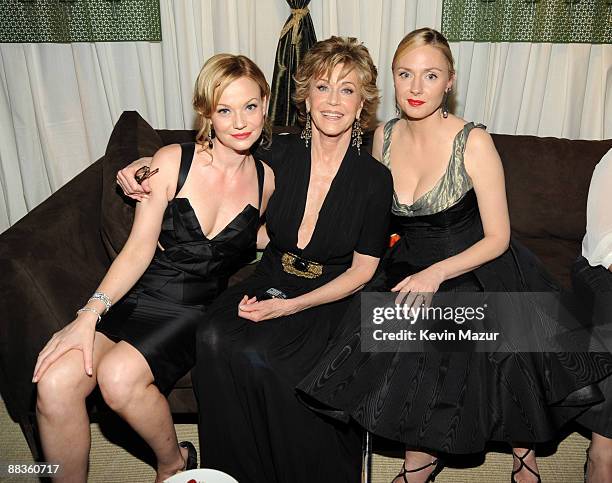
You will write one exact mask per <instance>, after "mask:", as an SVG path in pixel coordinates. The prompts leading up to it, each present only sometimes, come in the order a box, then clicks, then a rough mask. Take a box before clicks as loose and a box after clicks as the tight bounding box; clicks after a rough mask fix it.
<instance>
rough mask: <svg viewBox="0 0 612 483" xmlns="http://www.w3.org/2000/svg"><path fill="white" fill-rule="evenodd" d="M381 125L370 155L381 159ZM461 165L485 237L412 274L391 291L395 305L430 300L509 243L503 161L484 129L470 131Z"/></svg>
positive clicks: (500, 251)
mask: <svg viewBox="0 0 612 483" xmlns="http://www.w3.org/2000/svg"><path fill="white" fill-rule="evenodd" d="M382 139H383V126H379V127H378V128H377V130H376V133H375V134H374V145H373V153H374V157H376V158H377V159H380V158H381V156H382ZM464 163H465V169H466V171H467V174H468V175H469V176H470V178H471V179H472V184H473V186H474V191H475V193H476V198H477V200H478V210H479V211H480V218H481V220H482V226H483V231H484V237H483V238H482V239H481V240H479V241H478V242H476V243H474V244H473V245H472V246H470V247H469V248H467V249H466V250H464V251H462V252H461V253H458V254H457V255H454V256H452V257H449V258H446V259H444V260H441V261H440V262H438V263H435V264H433V265H431V266H430V267H428V268H426V269H424V270H422V271H420V272H417V273H414V274H412V275H410V276H408V277H406V278H405V279H403V280H402V281H401V282H399V283H398V284H397V285H396V286H395V287H393V288H392V289H391V291H393V292H398V296H397V298H396V303H397V304H401V303H402V302H406V303H408V304H409V305H412V303H413V302H414V300H415V298H416V296H417V295H418V294H423V299H424V301H425V302H426V303H429V302H430V301H431V296H432V294H433V293H435V292H437V291H438V289H439V288H440V285H441V284H442V282H444V281H445V280H449V279H451V278H454V277H458V276H459V275H462V274H464V273H466V272H469V271H471V270H474V269H475V268H478V267H479V266H481V265H482V264H484V263H486V262H488V261H490V260H493V259H494V258H497V257H498V256H500V255H501V254H502V253H504V252H505V251H506V250H507V249H508V246H509V243H510V217H509V214H508V203H507V200H506V186H505V181H504V170H503V167H502V162H501V159H500V157H499V154H498V153H497V150H496V149H495V145H494V144H493V139H492V138H491V136H490V135H489V133H487V132H486V131H485V130H484V129H473V130H472V131H471V132H470V135H469V137H468V141H467V144H466V149H465V155H464Z"/></svg>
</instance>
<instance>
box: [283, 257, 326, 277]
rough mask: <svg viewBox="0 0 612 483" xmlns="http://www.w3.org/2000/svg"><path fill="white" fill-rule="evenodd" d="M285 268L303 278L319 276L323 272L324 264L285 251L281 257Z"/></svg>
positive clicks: (286, 270)
mask: <svg viewBox="0 0 612 483" xmlns="http://www.w3.org/2000/svg"><path fill="white" fill-rule="evenodd" d="M281 263H282V265H283V270H284V271H285V272H286V273H290V274H291V275H296V276H298V277H302V278H317V277H320V276H321V275H322V274H323V265H321V264H320V263H317V262H311V261H310V260H305V259H303V258H301V257H299V256H297V255H294V254H293V253H289V252H287V253H283V256H282V257H281Z"/></svg>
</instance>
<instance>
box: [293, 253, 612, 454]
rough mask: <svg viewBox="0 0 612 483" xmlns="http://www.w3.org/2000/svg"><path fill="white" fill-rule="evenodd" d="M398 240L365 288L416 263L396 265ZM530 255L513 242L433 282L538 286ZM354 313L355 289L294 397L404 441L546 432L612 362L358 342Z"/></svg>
mask: <svg viewBox="0 0 612 483" xmlns="http://www.w3.org/2000/svg"><path fill="white" fill-rule="evenodd" d="M410 248H411V249H412V250H415V251H417V252H418V250H417V249H416V248H415V246H414V245H411V246H410ZM405 250H406V247H402V246H397V247H395V248H394V250H391V253H390V255H389V256H388V257H387V258H386V260H384V261H383V263H382V264H381V269H380V270H379V273H378V274H377V276H375V278H374V279H373V280H372V281H371V282H370V283H369V284H368V285H367V286H366V288H365V289H364V291H371V292H386V291H388V290H389V289H390V288H391V287H393V286H394V285H395V284H396V283H397V282H398V281H399V280H401V279H402V278H403V277H405V276H406V275H407V274H408V273H414V271H412V272H410V271H407V270H408V268H407V267H406V266H403V267H402V266H401V264H402V260H403V258H404V257H403V253H406V251H405ZM531 257H533V255H531V256H530V255H529V254H528V253H527V252H526V251H525V252H524V251H523V249H522V248H520V246H518V245H517V244H514V243H513V246H512V248H511V249H510V250H508V251H507V252H506V253H505V254H504V255H503V256H501V257H500V258H499V259H496V260H495V261H493V262H490V263H488V264H486V265H485V266H483V267H480V268H479V269H477V270H476V271H473V272H468V273H466V274H464V275H462V276H460V277H457V278H455V279H451V280H448V281H447V282H444V283H443V284H442V285H441V287H440V291H442V292H444V291H457V292H471V291H500V290H508V288H509V287H512V285H514V286H515V287H518V286H517V285H516V284H515V283H518V282H515V281H514V280H517V281H518V279H519V278H522V279H526V280H527V281H528V282H529V280H531V282H532V284H533V285H538V284H539V285H540V286H542V287H544V288H545V287H547V286H548V281H547V279H546V278H545V277H544V274H541V273H540V272H539V270H540V269H539V267H538V265H537V264H536V263H535V262H534V260H533V259H532V258H531ZM502 282H503V283H502ZM492 284H497V285H496V286H491V285H492ZM360 316H361V313H360V302H359V300H358V299H355V300H354V301H353V303H352V304H351V306H350V307H349V308H348V310H347V312H346V314H345V317H344V319H343V321H342V322H340V325H341V326H342V332H341V333H340V334H339V335H338V336H337V337H336V338H335V339H334V340H333V341H332V342H331V343H330V345H329V348H328V350H327V352H326V354H325V355H324V356H323V357H322V359H321V360H320V361H319V363H318V364H317V365H316V366H315V367H314V368H313V370H311V371H310V373H309V374H308V375H307V376H306V377H305V378H304V379H303V380H302V381H301V382H300V383H299V384H298V386H297V389H298V392H299V394H300V398H301V399H302V400H303V401H304V402H305V403H306V405H308V406H309V407H310V408H312V409H314V410H317V411H319V412H321V413H323V414H326V415H328V416H330V417H334V418H337V419H340V420H343V421H349V420H350V419H351V418H353V419H354V420H356V421H357V422H358V423H359V424H360V425H361V426H363V427H364V428H366V429H367V430H368V431H370V432H372V433H373V434H376V435H378V436H382V437H385V438H388V439H392V440H396V441H400V442H403V443H405V444H406V445H407V446H410V447H415V448H422V449H429V450H433V451H440V452H446V453H457V454H462V453H463V454H465V453H476V452H481V451H483V449H484V448H485V445H486V443H488V442H489V441H500V442H507V443H513V442H520V443H537V442H544V441H550V440H552V439H554V438H556V437H557V435H558V432H559V429H560V428H561V426H563V425H564V424H565V423H566V422H568V421H570V420H572V419H574V418H576V417H577V416H579V415H580V414H581V413H583V412H584V411H585V410H586V409H587V408H588V407H590V406H592V405H594V404H596V403H598V402H600V401H601V400H602V394H601V391H599V390H598V389H597V386H596V385H594V383H595V382H597V381H600V380H602V379H604V378H605V377H606V376H607V375H609V374H610V373H611V372H612V357H611V356H610V355H609V354H595V353H588V352H572V353H546V352H544V353H542V352H540V353H537V352H529V353H519V352H516V353H512V352H506V353H487V352H399V351H397V352H362V351H361V335H362V334H361V327H360Z"/></svg>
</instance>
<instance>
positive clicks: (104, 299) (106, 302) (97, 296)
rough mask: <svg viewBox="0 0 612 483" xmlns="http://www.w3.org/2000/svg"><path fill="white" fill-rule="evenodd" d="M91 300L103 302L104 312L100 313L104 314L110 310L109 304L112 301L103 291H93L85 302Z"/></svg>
mask: <svg viewBox="0 0 612 483" xmlns="http://www.w3.org/2000/svg"><path fill="white" fill-rule="evenodd" d="M92 300H99V301H100V302H102V303H103V304H104V312H103V313H102V315H104V314H106V312H108V311H109V310H110V308H111V305H113V301H112V300H111V299H110V298H109V297H108V295H106V294H105V293H104V292H94V294H93V295H92V296H91V297H89V300H88V301H87V302H91V301H92Z"/></svg>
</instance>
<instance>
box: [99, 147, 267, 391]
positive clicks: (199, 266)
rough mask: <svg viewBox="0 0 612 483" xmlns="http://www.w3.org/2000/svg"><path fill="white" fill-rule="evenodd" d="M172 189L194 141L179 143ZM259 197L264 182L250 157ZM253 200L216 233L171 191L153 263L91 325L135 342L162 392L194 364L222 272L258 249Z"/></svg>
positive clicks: (181, 180) (224, 277) (184, 171)
mask: <svg viewBox="0 0 612 483" xmlns="http://www.w3.org/2000/svg"><path fill="white" fill-rule="evenodd" d="M181 150H182V154H181V166H180V171H179V177H178V183H177V187H176V193H177V194H179V193H180V190H181V188H182V187H183V185H184V184H185V181H186V180H187V176H188V175H189V170H190V168H191V164H192V160H193V156H194V152H195V143H185V144H181ZM255 163H256V168H257V182H258V185H259V200H260V203H261V195H262V191H263V183H264V169H263V165H262V164H261V161H259V160H255ZM259 218H260V217H259V207H257V208H256V207H254V206H252V205H247V206H246V207H245V208H244V210H243V211H242V212H241V213H239V214H238V215H236V217H235V218H234V219H233V220H232V221H231V222H230V223H229V224H228V225H227V226H226V227H225V228H224V229H223V230H221V231H220V232H219V233H218V234H217V235H215V236H214V237H213V238H211V239H209V238H208V237H206V235H205V234H204V233H203V232H202V228H201V227H200V224H199V222H198V219H197V217H196V214H195V212H194V210H193V208H192V206H191V204H190V203H189V200H188V199H187V198H180V197H176V198H174V199H173V200H171V201H170V202H169V203H168V207H167V208H166V211H165V212H164V216H163V221H162V228H161V233H160V236H159V244H160V245H161V246H162V247H163V248H164V249H163V250H161V249H160V248H159V246H158V248H157V250H156V252H155V255H154V257H153V260H152V261H151V264H150V265H149V266H148V267H147V270H146V271H145V273H144V274H143V275H142V277H141V278H140V280H138V282H137V283H136V285H135V286H134V287H133V288H132V290H130V292H129V293H128V294H127V295H126V296H125V297H124V298H123V299H122V300H121V301H119V302H118V303H117V304H116V305H114V306H113V307H112V308H111V310H110V311H109V313H108V314H107V315H105V316H104V317H103V318H102V322H101V323H100V324H98V326H97V328H96V330H97V331H98V332H101V333H102V334H104V335H106V336H107V337H109V338H110V339H111V340H113V341H115V342H117V341H120V340H123V341H125V342H128V343H129V344H130V345H132V346H134V347H135V348H136V349H137V350H138V351H139V352H140V353H141V354H142V355H143V356H144V357H145V359H146V360H147V363H148V364H149V367H150V368H151V371H152V373H153V376H154V378H155V381H154V383H155V385H156V386H157V387H158V388H159V390H160V392H162V393H164V394H167V393H169V392H170V390H172V388H173V386H174V384H175V383H176V382H177V381H178V379H179V378H181V377H182V376H183V375H185V374H186V373H187V371H189V369H191V367H193V365H194V364H195V333H196V328H197V325H198V324H199V323H201V322H202V320H203V316H204V314H205V313H206V309H207V306H208V305H209V304H210V303H211V302H212V301H213V299H214V298H215V297H217V296H218V295H219V294H220V293H221V292H222V291H223V290H225V288H226V287H227V281H228V278H229V277H230V276H231V275H232V274H233V273H234V272H235V271H236V270H238V269H239V268H240V267H241V266H243V265H245V264H246V263H248V262H250V261H252V260H253V259H254V258H255V255H256V240H257V230H258V228H259V224H260V221H259Z"/></svg>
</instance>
